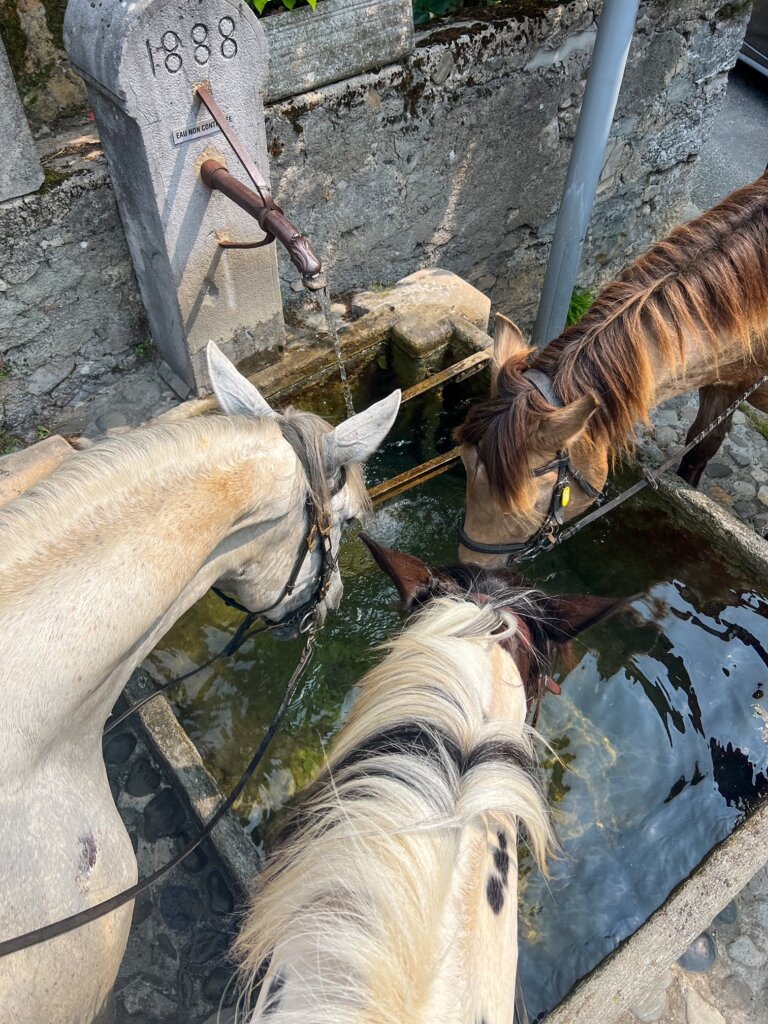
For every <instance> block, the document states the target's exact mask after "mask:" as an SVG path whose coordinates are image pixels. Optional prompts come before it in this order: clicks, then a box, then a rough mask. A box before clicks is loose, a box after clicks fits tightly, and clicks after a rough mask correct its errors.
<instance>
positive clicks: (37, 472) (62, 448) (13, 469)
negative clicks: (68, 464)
mask: <svg viewBox="0 0 768 1024" xmlns="http://www.w3.org/2000/svg"><path fill="white" fill-rule="evenodd" d="M73 450H74V449H73V448H72V446H71V445H70V444H68V443H67V441H65V440H64V438H63V437H60V436H59V435H58V434H54V436H53V437H47V438H46V439H45V440H44V441H39V442H38V443H37V444H33V445H32V446H31V447H30V448H25V449H24V450H23V451H20V452H14V453H13V455H4V456H3V457H2V458H0V505H7V504H8V502H9V501H13V499H14V498H18V497H19V495H20V494H23V493H24V491H27V490H29V488H30V487H31V486H32V485H33V484H36V483H37V482H38V480H42V479H43V478H44V477H46V476H49V475H50V474H51V473H52V472H53V471H54V469H56V467H57V466H58V465H59V464H60V463H61V462H63V461H64V459H66V458H67V457H68V456H69V455H71V454H72V452H73Z"/></svg>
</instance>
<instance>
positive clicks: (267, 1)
mask: <svg viewBox="0 0 768 1024" xmlns="http://www.w3.org/2000/svg"><path fill="white" fill-rule="evenodd" d="M279 2H280V3H281V4H282V5H283V7H285V8H287V9H288V10H289V11H292V10H293V8H294V7H295V6H296V4H297V3H298V4H299V6H300V7H303V6H304V4H305V3H306V4H308V5H309V6H310V7H311V8H312V10H313V11H314V9H315V8H316V7H317V0H279ZM248 3H249V4H250V6H251V7H253V9H254V10H255V11H256V13H257V14H263V13H264V10H265V8H266V7H269V8H270V11H271V10H274V8H275V7H276V6H278V0H248Z"/></svg>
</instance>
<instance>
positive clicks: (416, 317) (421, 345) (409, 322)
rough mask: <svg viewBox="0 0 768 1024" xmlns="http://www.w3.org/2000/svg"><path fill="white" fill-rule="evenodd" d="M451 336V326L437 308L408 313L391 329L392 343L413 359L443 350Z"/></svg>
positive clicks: (448, 320)
mask: <svg viewBox="0 0 768 1024" xmlns="http://www.w3.org/2000/svg"><path fill="white" fill-rule="evenodd" d="M452 336H453V325H452V323H451V321H450V319H449V318H448V317H446V316H444V315H443V312H442V310H441V309H440V308H439V307H438V308H437V309H434V308H432V309H426V310H423V311H419V312H415V313H408V314H406V316H404V317H402V318H401V319H399V320H398V321H397V323H395V325H394V327H393V328H392V341H393V343H394V344H395V345H397V346H398V348H400V349H402V350H403V352H406V353H407V354H408V355H410V356H413V357H414V358H415V359H424V358H426V357H427V356H428V355H430V353H432V352H436V351H437V350H438V349H440V348H443V347H444V346H445V345H447V344H448V342H449V341H450V340H451V338H452Z"/></svg>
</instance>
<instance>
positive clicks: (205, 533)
mask: <svg viewBox="0 0 768 1024" xmlns="http://www.w3.org/2000/svg"><path fill="white" fill-rule="evenodd" d="M126 444H130V445H131V447H130V449H126V447H125V445H126ZM108 445H109V451H108V452H105V451H99V450H98V449H95V450H94V451H93V452H86V453H84V454H83V455H82V456H75V457H74V458H73V460H72V463H70V464H67V463H65V464H64V466H63V467H62V468H61V470H59V471H58V473H56V474H55V475H54V476H53V477H51V478H50V479H49V481H47V482H46V483H45V484H44V485H43V486H41V487H38V488H36V489H34V490H33V491H31V492H29V494H28V495H27V496H23V497H22V498H21V499H19V501H18V502H16V503H14V504H13V505H11V506H9V507H8V509H7V510H4V512H3V513H0V524H2V526H3V527H4V528H5V532H6V535H7V536H8V538H9V543H8V545H7V546H5V551H6V552H7V556H6V557H7V561H8V564H7V565H6V566H4V567H0V579H2V592H0V618H2V619H5V621H6V622H12V623H13V629H10V630H4V631H3V632H4V633H5V635H6V636H7V637H8V638H9V639H8V650H7V651H5V650H4V651H3V652H2V660H3V663H4V665H5V668H6V670H7V671H6V672H5V673H4V674H5V675H6V680H7V681H6V691H5V696H7V698H8V703H9V706H10V707H12V709H13V710H12V713H11V717H14V716H15V719H16V721H17V725H19V724H20V723H22V722H23V723H24V725H23V729H19V730H17V731H18V732H22V731H23V733H24V735H29V731H28V730H29V726H28V725H27V722H26V720H27V719H30V720H32V721H33V722H34V723H35V725H34V730H33V732H34V734H35V735H37V736H38V737H39V738H41V739H42V738H44V737H46V736H49V735H62V734H63V735H66V729H62V726H66V723H67V721H68V720H71V724H72V726H73V735H75V736H78V737H82V735H83V731H84V730H86V731H87V730H89V729H90V731H91V732H93V734H94V735H98V733H100V729H101V725H102V724H103V721H104V719H105V717H106V715H107V713H108V712H109V709H110V708H111V706H112V705H113V704H114V701H115V700H116V699H117V696H118V695H119V693H120V691H121V690H122V687H123V686H124V684H125V682H126V681H127V679H128V677H129V675H130V674H131V672H132V671H133V669H134V668H135V667H136V665H138V664H139V663H140V662H141V660H142V659H143V658H144V657H145V656H146V655H147V654H148V653H149V651H150V650H151V649H152V647H153V646H154V645H155V644H156V642H157V640H158V639H159V638H160V637H161V636H162V635H163V634H164V633H165V632H166V631H167V630H168V629H169V628H170V626H171V625H172V624H173V623H174V622H175V621H176V619H178V618H179V616H180V615H181V614H182V613H183V612H184V611H185V610H186V609H187V608H188V607H190V606H191V605H192V604H193V603H194V602H195V601H196V600H197V599H198V598H199V597H201V596H202V595H203V594H204V593H205V592H206V590H207V589H208V588H209V587H210V586H211V584H212V583H214V582H215V580H216V579H217V578H219V577H220V576H221V575H222V574H223V572H225V571H226V570H231V569H232V568H233V567H235V566H236V565H237V564H238V560H240V559H241V558H242V548H243V546H244V544H245V543H246V542H253V540H254V538H257V537H258V536H259V534H260V531H263V530H266V529H267V528H269V529H272V530H273V531H276V532H280V531H288V530H291V529H293V530H294V531H295V529H296V524H294V522H293V520H294V518H296V517H299V518H300V517H301V516H302V514H303V508H302V504H301V501H300V499H299V500H297V499H296V494H295V490H296V485H297V479H296V473H297V472H298V471H299V467H298V461H297V460H296V458H295V456H294V455H293V452H292V450H291V449H290V447H289V446H288V445H287V444H286V443H285V442H283V441H282V438H281V437H280V434H279V431H278V430H277V428H275V430H274V431H272V430H270V429H268V428H267V429H266V430H265V429H262V428H261V427H260V426H259V424H258V423H249V421H247V420H244V419H243V420H239V419H238V420H232V421H229V420H226V419H223V418H216V419H215V420H213V421H211V422H210V423H208V424H206V423H205V421H202V420H201V421H200V422H198V423H194V424H190V423H185V424H178V425H176V426H174V427H173V428H162V430H160V431H157V430H155V432H154V433H152V428H148V431H147V434H144V435H143V436H138V437H135V436H134V437H131V435H128V437H127V438H126V439H125V441H123V439H120V440H116V441H113V442H108ZM105 455H106V457H105ZM78 459H82V460H84V464H81V465H79V466H78V465H76V464H75V462H76V460H78ZM294 505H298V509H296V510H294ZM276 546H279V545H276ZM52 595H55V597H54V598H53V599H52ZM40 623H44V628H42V629H41V628H40ZM20 635H24V636H26V637H28V642H26V643H24V644H19V643H18V642H17V638H18V637H19V636H20ZM2 646H3V647H5V644H3V645H2ZM11 728H12V727H11ZM16 753H19V752H16Z"/></svg>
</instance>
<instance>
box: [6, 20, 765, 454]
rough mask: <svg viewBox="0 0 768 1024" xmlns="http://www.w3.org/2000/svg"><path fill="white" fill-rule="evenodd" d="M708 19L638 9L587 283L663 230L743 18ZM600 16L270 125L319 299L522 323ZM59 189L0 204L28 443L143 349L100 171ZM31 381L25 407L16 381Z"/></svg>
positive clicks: (9, 328) (316, 105)
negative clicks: (394, 290)
mask: <svg viewBox="0 0 768 1024" xmlns="http://www.w3.org/2000/svg"><path fill="white" fill-rule="evenodd" d="M718 6H722V5H718V4H717V3H716V2H713V0H705V2H703V3H702V2H695V0H678V2H676V3H675V4H668V3H662V2H661V0H649V2H647V3H646V4H644V5H643V6H642V7H641V13H640V17H639V21H638V31H637V34H636V39H635V42H634V44H633V47H632V50H631V52H630V57H629V63H628V68H627V78H626V81H625V86H624V89H623V91H622V95H621V97H620V100H619V108H618V114H617V121H616V124H615V127H614V133H613V136H612V141H611V146H610V152H609V156H608V161H607V164H606V169H605V172H604V175H603V180H602V182H601V186H600V195H599V197H598V202H597V205H596V207H595V214H594V218H593V228H592V233H591V235H590V237H589V239H588V243H587V249H586V253H585V259H584V264H583V273H582V279H581V283H582V284H584V285H589V284H592V283H594V282H597V281H602V280H604V279H605V278H607V277H610V276H612V275H613V274H615V273H616V272H617V271H618V270H619V269H620V268H621V267H622V266H623V265H624V264H625V263H626V262H627V261H628V259H629V258H630V257H631V256H633V255H635V254H636V253H637V252H639V251H641V250H642V249H644V248H645V247H647V245H648V244H649V243H650V242H651V241H652V240H654V239H655V238H657V237H660V236H661V235H662V234H663V233H664V232H665V231H666V230H667V229H668V228H669V227H670V226H671V224H672V223H674V222H676V221H677V220H678V219H679V215H680V211H681V209H682V207H683V205H684V203H685V201H686V191H687V185H688V179H689V174H690V171H691V167H692V165H693V163H694V162H695V154H696V153H697V152H698V151H699V149H700V148H701V145H702V141H703V138H704V136H705V133H706V128H707V126H708V124H709V123H710V121H711V119H712V118H713V117H714V115H715V114H716V112H717V110H718V107H719V101H720V98H721V94H722V90H723V86H724V83H725V70H726V69H727V68H728V67H729V66H730V65H731V64H732V63H733V61H734V60H735V57H736V53H737V51H738V48H739V45H740V39H741V35H742V33H743V29H744V18H745V16H746V9H745V8H743V9H741V11H738V10H737V9H736V7H734V5H726V6H725V7H724V8H722V11H723V12H724V13H722V14H720V15H718V14H717V9H718ZM598 7H599V3H598V0H573V2H572V3H570V4H568V5H566V6H563V7H558V8H554V9H552V10H551V11H550V12H549V13H548V14H547V16H546V17H544V18H542V19H539V20H530V19H522V20H506V21H505V20H503V19H501V18H494V16H493V14H490V15H485V16H484V17H486V18H487V20H485V21H481V20H479V19H478V18H477V17H475V18H470V19H466V20H464V21H461V22H456V23H450V24H447V25H446V24H443V25H441V26H439V27H438V28H437V29H436V30H435V31H433V32H431V33H429V32H428V33H423V34H421V35H420V37H419V40H418V43H419V45H418V48H417V50H416V52H415V53H414V54H413V55H412V56H411V57H409V58H406V59H405V60H403V61H401V62H400V63H398V64H395V65H392V66H390V67H386V68H384V69H382V70H381V71H380V72H378V73H376V74H366V75H361V76H358V77H357V78H353V79H350V80H348V81H346V82H343V83H339V84H336V85H330V86H327V87H324V88H322V89H319V90H316V91H314V92H311V93H307V94H304V95H303V96H300V97H297V98H295V99H293V100H291V101H286V102H282V103H278V104H275V105H273V106H271V107H268V108H267V111H266V114H267V137H268V143H269V146H268V148H269V151H270V154H271V170H272V180H273V184H274V186H275V188H276V193H277V197H278V200H279V201H280V202H281V204H282V205H283V206H284V208H285V209H286V211H287V213H288V215H289V216H290V217H291V218H292V219H293V220H294V221H295V223H296V224H297V225H298V226H299V227H300V229H301V230H302V231H303V232H304V233H306V234H307V236H308V237H309V238H311V239H312V242H313V244H315V245H316V247H317V249H318V251H319V254H320V256H321V258H322V259H323V260H324V262H325V264H326V266H327V268H328V271H329V274H330V278H331V284H332V289H333V291H335V292H337V293H339V292H347V291H350V290H356V289H360V288H370V286H371V284H372V283H376V282H378V283H386V284H388V283H391V282H392V281H395V280H397V279H399V278H401V277H404V276H405V275H407V274H410V273H412V272H413V271H414V270H417V269H418V268H420V267H428V266H436V265H437V266H442V267H444V268H446V269H449V270H452V271H454V272H455V273H458V274H460V275H461V276H463V277H465V278H467V280H469V281H470V282H471V283H473V284H475V285H476V286H477V287H478V288H479V289H480V290H481V291H482V292H484V293H486V294H487V295H489V296H490V297H491V298H492V299H493V301H494V303H495V304H496V305H497V307H498V308H500V309H502V310H503V311H504V312H507V313H510V314H511V315H513V316H514V317H515V318H517V319H519V320H520V321H521V323H522V325H523V326H526V325H529V324H530V323H531V322H532V319H533V313H534V309H535V304H536V299H537V295H538V290H539V287H540V283H541V280H542V278H543V273H544V264H545V260H546V256H547V253H548V245H549V239H550V237H551V232H552V229H553V226H554V214H555V211H556V209H557V204H558V202H559V196H560V191H561V187H562V183H563V180H564V177H565V168H566V163H567V159H568V155H569V153H570V147H571V141H572V137H573V131H574V126H575V123H576V117H577V114H578V109H579V104H580V102H581V96H582V92H583V77H584V73H585V69H586V67H587V64H588V60H589V55H590V51H591V46H592V43H593V41H594V32H595V12H596V11H597V10H598ZM737 7H738V5H737ZM734 12H735V13H734ZM726 15H727V16H726ZM73 171H75V173H74V176H73V177H72V178H71V179H69V180H66V181H63V182H62V183H60V184H58V185H57V186H55V187H53V188H52V189H51V191H50V192H49V193H48V195H47V196H43V197H40V196H35V197H32V198H29V199H24V200H13V201H10V202H9V203H7V204H2V205H0V254H2V255H0V261H1V265H0V278H2V279H3V281H4V282H5V283H6V288H5V290H4V291H2V293H1V294H0V338H1V339H2V341H0V346H2V347H3V348H7V350H8V352H7V354H5V353H0V355H3V354H5V358H6V360H7V362H8V364H9V366H10V367H11V376H10V377H9V379H8V380H7V381H5V382H0V402H2V403H4V405H5V417H6V421H7V427H6V429H9V430H13V431H17V432H21V433H23V434H24V435H25V436H26V437H29V436H30V435H34V428H35V427H36V426H37V425H39V424H40V423H43V424H44V425H46V426H48V427H55V426H56V424H57V421H58V418H59V417H60V416H61V415H62V410H66V412H65V413H64V415H67V416H68V415H70V412H71V410H72V408H73V407H77V406H78V405H80V404H82V402H83V401H86V400H87V395H86V394H84V392H85V390H86V389H87V388H92V389H94V390H99V389H101V388H105V387H109V385H110V382H111V381H112V380H115V379H117V378H118V376H119V374H120V373H121V372H124V371H127V370H129V368H130V362H131V360H130V355H131V354H132V352H133V349H134V348H135V346H140V347H143V346H144V340H145V338H146V326H145V324H144V323H143V321H142V319H141V315H140V312H139V310H140V305H139V300H138V293H137V290H136V285H135V281H134V279H133V273H132V269H131V268H130V265H129V261H128V258H127V250H126V247H125V243H124V241H123V239H122V237H121V236H120V228H119V226H118V222H117V218H116V216H115V206H114V200H113V198H112V195H111V192H110V190H109V185H108V179H107V177H106V174H105V172H104V166H103V163H101V162H100V161H99V160H98V159H96V160H94V161H92V162H91V164H90V166H88V167H87V168H79V167H78V168H73ZM108 221H109V222H110V223H109V224H108V223H107V222H108ZM110 231H111V232H112V237H111V238H109V237H108V233H109V232H110ZM58 237H61V238H62V239H64V238H66V239H67V242H64V243H63V244H64V245H65V246H67V249H66V254H67V257H68V259H67V261H66V263H65V262H64V261H63V260H61V261H60V262H59V260H58V258H57V257H58V253H56V252H55V251H54V252H53V253H51V256H52V258H54V259H56V267H57V269H58V268H59V267H60V268H61V271H60V272H57V273H52V272H50V271H51V267H50V266H49V264H48V259H49V249H51V250H55V248H56V247H55V246H54V245H53V244H52V243H53V242H54V241H55V240H56V239H57V238H58ZM70 239H71V240H72V241H73V242H74V244H70V243H69V240H70ZM81 243H85V245H84V246H82V247H80V246H81ZM78 247H80V248H78ZM6 254H7V255H6ZM242 258H243V259H246V258H248V254H242ZM280 260H281V264H280V266H281V276H282V283H283V294H284V296H286V297H287V298H290V297H291V296H293V298H294V299H295V300H298V299H299V298H300V293H292V291H291V285H292V284H295V283H296V274H295V270H294V268H293V267H292V266H291V265H290V264H289V263H288V262H287V260H286V259H284V258H283V256H282V255H281V256H280ZM17 264H21V265H22V269H21V270H20V271H19V270H18V269H17ZM3 266H5V267H10V270H9V271H8V273H7V274H6V272H5V271H4V270H3V269H2V267H3ZM20 276H21V277H23V278H24V280H19V277H20ZM32 276H36V280H35V282H34V283H32V282H31V278H32ZM111 279H114V280H115V282H116V284H115V286H111ZM86 281H87V282H88V284H89V286H88V287H87V288H83V289H80V288H78V287H77V283H78V282H86ZM73 285H74V286H75V287H74V289H73ZM298 287H299V288H300V287H301V286H300V285H299V286H298ZM0 288H2V285H0ZM75 294H76V295H77V301H78V302H79V303H80V304H81V308H80V310H79V311H78V312H79V314H80V315H79V316H77V317H76V316H74V315H71V314H74V313H75V312H76V303H75V302H73V295H75ZM115 296H116V298H117V301H115ZM49 310H53V311H55V312H56V316H57V317H58V318H63V319H64V320H65V321H66V323H65V325H64V327H63V328H62V327H61V326H60V323H59V319H53V318H52V317H51V316H50V315H49ZM58 311H61V312H60V313H59V312H58ZM54 331H55V332H58V333H59V335H60V337H58V338H55V339H54V337H53V332H54ZM75 335H78V336H79V342H80V343H79V344H73V342H72V338H73V337H74V336H75ZM101 339H103V341H102V340H101ZM38 371H40V377H38V378H35V382H34V385H33V386H34V388H35V389H36V393H33V392H30V391H28V390H27V388H26V381H27V380H28V379H29V378H31V377H32V375H33V374H35V373H36V372H38ZM11 382H13V386H12V387H11Z"/></svg>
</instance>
